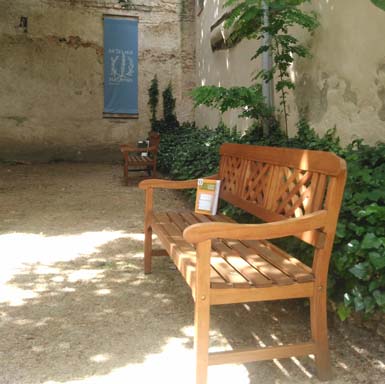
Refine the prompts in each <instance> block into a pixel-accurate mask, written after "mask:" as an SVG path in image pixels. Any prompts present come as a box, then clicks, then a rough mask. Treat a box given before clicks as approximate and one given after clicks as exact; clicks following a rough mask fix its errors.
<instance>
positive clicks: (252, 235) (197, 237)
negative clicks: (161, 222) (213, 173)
mask: <svg viewBox="0 0 385 384" xmlns="http://www.w3.org/2000/svg"><path fill="white" fill-rule="evenodd" d="M326 219H327V212H326V211H325V210H321V211H316V212H313V213H310V214H308V215H304V216H301V217H297V218H294V219H285V220H281V221H275V222H272V223H265V224H236V223H234V224H233V223H220V222H212V223H200V224H193V225H190V226H189V227H187V228H186V229H185V230H184V232H183V237H184V239H185V240H186V241H188V242H189V243H200V242H202V241H206V240H210V239H215V238H222V239H237V240H264V239H276V238H280V237H286V236H292V235H297V234H301V233H303V232H306V231H311V230H314V229H317V228H322V227H324V226H325V225H326Z"/></svg>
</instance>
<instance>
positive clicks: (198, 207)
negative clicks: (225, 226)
mask: <svg viewBox="0 0 385 384" xmlns="http://www.w3.org/2000/svg"><path fill="white" fill-rule="evenodd" d="M220 185H221V181H220V180H211V179H198V185H197V197H196V201H195V212H196V213H202V214H204V215H216V213H217V209H218V200H219V189H220Z"/></svg>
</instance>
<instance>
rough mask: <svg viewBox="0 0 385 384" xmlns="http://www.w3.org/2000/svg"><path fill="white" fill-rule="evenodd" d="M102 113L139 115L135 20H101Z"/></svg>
mask: <svg viewBox="0 0 385 384" xmlns="http://www.w3.org/2000/svg"><path fill="white" fill-rule="evenodd" d="M104 113H106V114H127V115H137V114H138V20H137V19H128V18H121V17H113V16H104Z"/></svg>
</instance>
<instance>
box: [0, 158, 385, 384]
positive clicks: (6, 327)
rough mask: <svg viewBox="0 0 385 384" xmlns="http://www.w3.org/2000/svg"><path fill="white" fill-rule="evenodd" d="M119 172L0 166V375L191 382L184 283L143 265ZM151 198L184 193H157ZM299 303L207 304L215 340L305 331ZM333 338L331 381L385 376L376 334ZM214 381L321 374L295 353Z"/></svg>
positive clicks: (232, 342)
mask: <svg viewBox="0 0 385 384" xmlns="http://www.w3.org/2000/svg"><path fill="white" fill-rule="evenodd" d="M121 173H122V169H121V167H120V166H117V165H95V164H93V165H90V164H51V165H36V166H29V165H17V166H6V165H0V255H1V257H0V340H1V343H0V384H38V383H44V384H59V383H61V384H75V383H76V384H123V383H124V384H127V383H130V384H131V383H139V384H141V383H143V384H147V383H161V384H162V383H167V384H173V383H175V384H176V383H178V384H181V383H183V384H185V383H186V384H188V383H192V381H191V378H192V359H193V357H192V351H191V348H192V334H193V328H192V325H193V302H192V299H191V296H190V293H189V289H188V288H187V286H186V285H185V283H184V281H183V280H182V278H181V277H180V276H179V274H178V272H177V271H175V269H174V268H173V266H172V264H171V263H170V262H169V260H168V259H167V258H158V259H157V260H155V265H154V273H153V274H152V275H149V276H144V275H143V273H142V256H143V253H142V248H143V244H142V243H143V236H142V227H143V195H142V192H141V191H139V190H138V189H137V188H136V187H135V184H136V180H135V179H133V180H131V182H130V186H126V185H124V184H123V182H122V179H121ZM156 204H157V206H160V207H163V208H165V207H174V208H178V207H184V206H186V204H187V203H186V202H185V201H184V200H183V198H182V197H181V195H179V194H174V193H170V192H162V193H159V194H157V199H156ZM307 312H308V307H305V306H304V303H303V302H302V301H294V302H290V303H270V304H251V305H231V306H225V307H217V308H214V309H213V311H212V342H213V343H212V345H213V349H219V348H230V346H235V347H237V346H239V345H245V346H247V345H250V344H257V345H260V346H265V345H277V344H279V343H281V342H285V341H287V340H290V339H291V340H293V341H294V340H297V339H300V340H305V339H306V338H307V337H308V331H307V326H306V325H307V323H308V315H307ZM298 331H299V332H298ZM298 335H299V336H298ZM330 338H331V349H332V358H333V370H334V379H333V380H332V381H331V382H332V383H336V384H337V383H339V384H342V383H344V384H345V383H346V384H347V383H353V384H354V383H376V384H378V383H385V362H384V356H385V349H384V346H383V344H382V343H381V341H380V340H378V339H375V338H374V337H373V336H371V334H369V333H366V332H365V331H363V330H357V329H354V328H352V327H346V328H341V327H339V329H336V328H333V327H331V332H330ZM216 383H221V384H227V383H229V384H230V383H232V384H257V383H263V384H270V383H271V384H273V383H274V384H279V383H318V380H317V379H316V378H315V377H314V371H313V363H312V360H311V358H301V359H287V360H280V361H274V362H259V363H253V364H247V365H238V366H235V365H234V366H232V365H230V366H220V367H211V368H210V384H216Z"/></svg>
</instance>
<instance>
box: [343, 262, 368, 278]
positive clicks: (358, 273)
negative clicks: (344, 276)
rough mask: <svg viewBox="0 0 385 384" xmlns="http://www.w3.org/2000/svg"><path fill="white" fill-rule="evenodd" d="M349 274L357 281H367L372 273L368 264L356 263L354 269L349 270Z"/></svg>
mask: <svg viewBox="0 0 385 384" xmlns="http://www.w3.org/2000/svg"><path fill="white" fill-rule="evenodd" d="M349 272H350V273H351V274H352V275H354V276H355V277H357V279H360V280H369V278H370V276H371V272H372V271H371V267H370V264H369V263H368V262H367V261H365V262H363V263H358V264H356V265H355V266H354V267H352V268H350V269H349Z"/></svg>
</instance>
